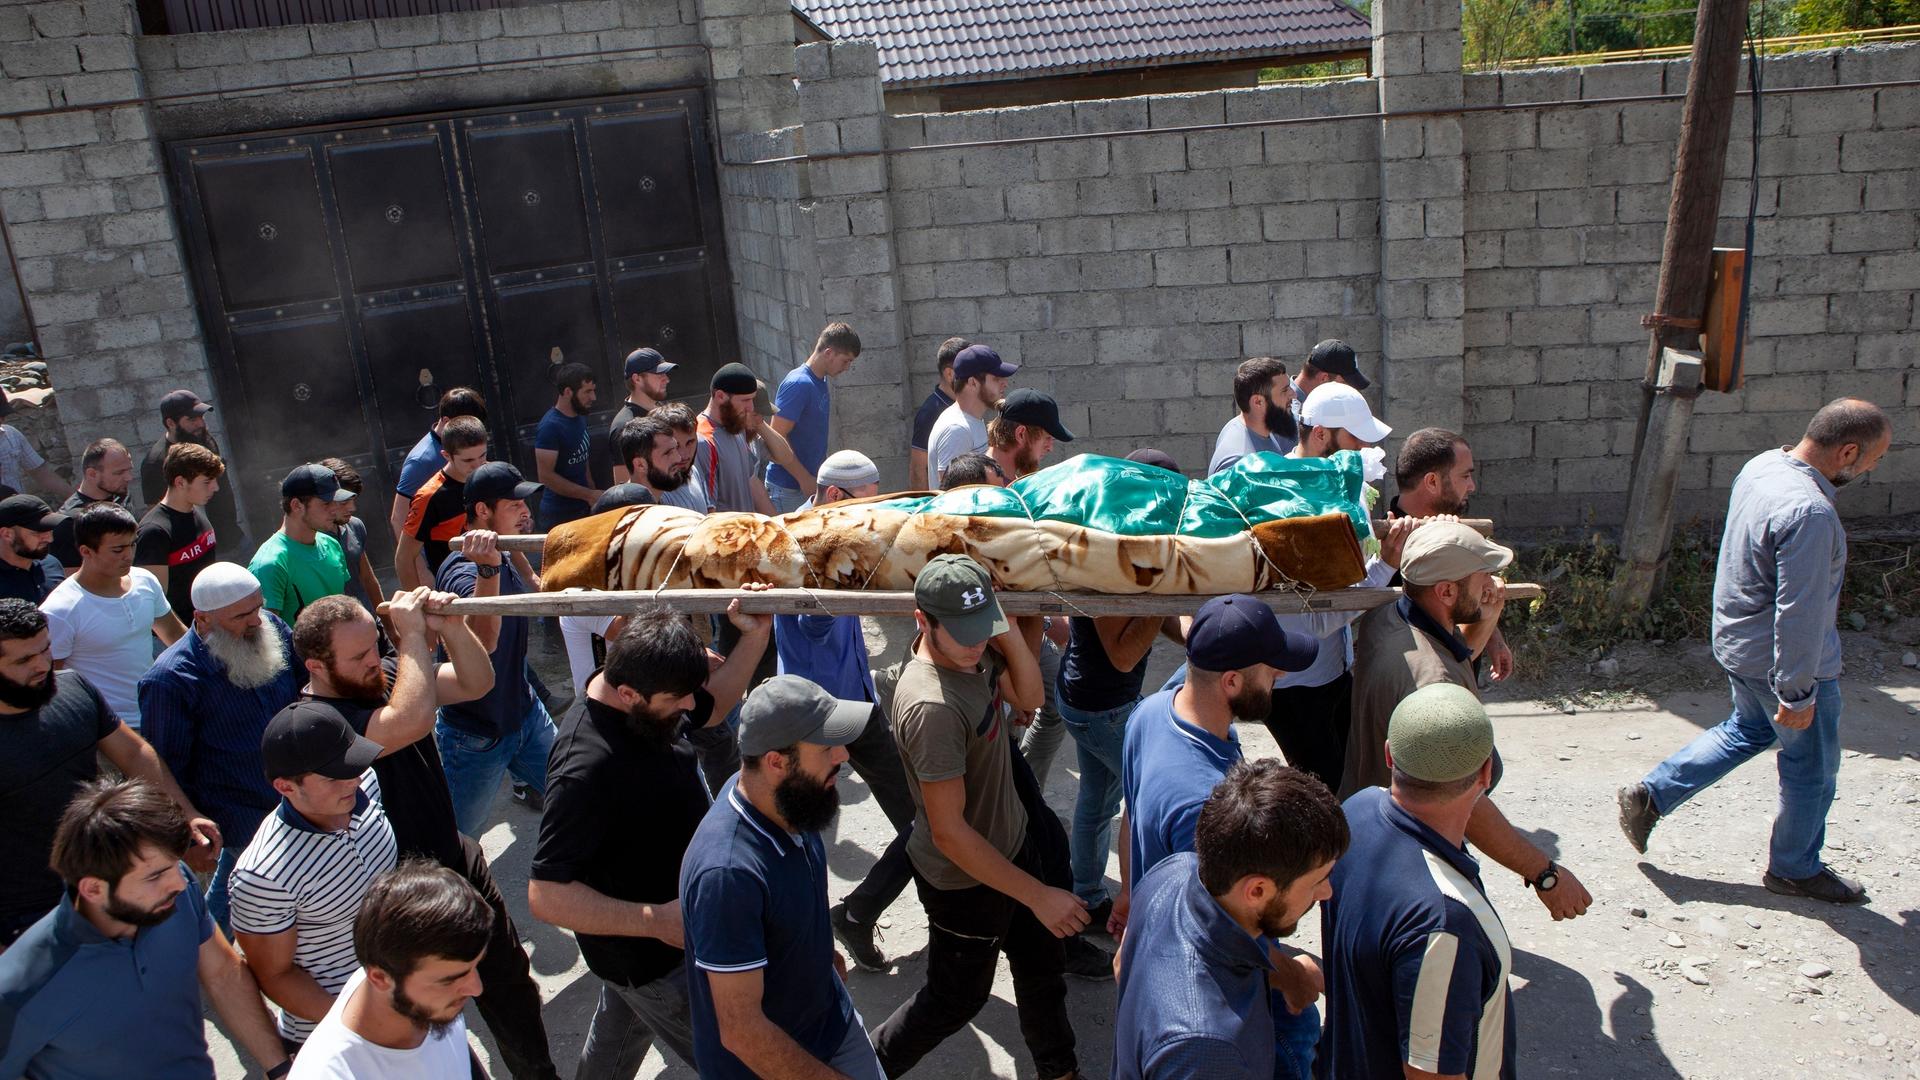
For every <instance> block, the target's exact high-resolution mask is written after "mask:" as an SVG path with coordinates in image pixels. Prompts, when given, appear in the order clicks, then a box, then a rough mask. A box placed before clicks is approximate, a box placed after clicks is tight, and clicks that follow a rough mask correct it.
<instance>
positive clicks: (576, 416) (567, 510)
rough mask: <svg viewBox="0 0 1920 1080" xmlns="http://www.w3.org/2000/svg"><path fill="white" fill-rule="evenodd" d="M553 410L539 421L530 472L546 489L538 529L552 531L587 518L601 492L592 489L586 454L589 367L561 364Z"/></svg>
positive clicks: (591, 397)
mask: <svg viewBox="0 0 1920 1080" xmlns="http://www.w3.org/2000/svg"><path fill="white" fill-rule="evenodd" d="M553 390H554V399H553V408H551V409H548V410H547V413H546V415H545V416H542V417H541V418H540V427H539V428H538V429H537V430H536V431H535V432H534V436H533V467H534V474H535V475H536V476H537V477H538V478H539V480H540V485H541V487H542V488H543V489H544V490H543V491H542V492H541V495H540V526H541V528H543V529H552V528H553V527H554V526H555V525H564V524H566V523H567V522H569V521H572V520H574V519H575V518H582V517H585V516H586V515H587V509H588V508H589V507H591V506H592V505H593V500H595V499H597V498H599V497H600V489H599V488H596V487H594V486H593V475H592V470H591V468H590V467H589V465H588V461H587V458H588V455H589V453H590V452H591V449H592V446H593V439H592V437H591V436H590V435H588V434H587V414H588V413H590V412H592V411H593V403H594V401H595V399H596V396H597V391H596V389H595V387H594V378H593V369H592V368H590V367H588V366H587V365H585V364H562V365H560V368H559V370H558V371H555V372H554V373H553Z"/></svg>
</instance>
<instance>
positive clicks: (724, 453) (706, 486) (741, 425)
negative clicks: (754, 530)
mask: <svg viewBox="0 0 1920 1080" xmlns="http://www.w3.org/2000/svg"><path fill="white" fill-rule="evenodd" d="M759 391H760V380H759V379H757V378H755V377H754V374H753V372H752V371H751V370H749V369H748V368H747V366H746V365H745V364H728V365H726V366H725V367H722V368H721V369H720V370H719V371H716V372H714V373H713V383H712V392H711V393H710V394H709V395H708V399H707V408H706V411H705V412H702V413H701V414H700V418H699V425H700V427H699V441H698V442H697V444H696V445H695V450H694V459H693V482H694V483H695V484H698V485H699V486H700V487H701V488H702V489H703V490H704V492H705V494H706V497H707V502H708V503H709V504H711V505H712V507H713V509H714V510H716V511H724V510H733V511H739V512H742V513H760V514H768V515H771V514H774V513H777V512H778V511H777V510H776V509H775V508H774V505H773V500H772V499H771V498H769V497H768V495H767V487H766V485H765V484H764V483H762V482H761V480H760V477H759V476H758V475H756V471H755V469H754V464H753V449H752V443H753V441H754V440H756V439H758V440H759V441H760V444H761V445H762V446H763V447H765V448H766V451H767V456H768V457H770V458H772V459H773V460H774V461H777V462H780V463H781V464H782V465H787V466H791V469H789V472H791V471H792V469H799V470H800V471H801V472H806V471H807V470H806V469H805V468H804V467H802V466H801V465H800V462H799V459H797V458H795V457H794V456H793V448H792V447H790V446H788V445H787V440H786V439H785V438H784V437H783V436H782V435H781V434H780V432H779V431H777V430H775V429H774V428H772V427H771V426H769V425H768V424H766V423H765V422H764V421H762V420H761V419H760V413H759V412H758V411H757V407H756V406H755V404H754V400H753V397H754V395H755V394H757V393H759ZM807 475H808V478H809V482H811V477H812V474H811V473H808V474H807Z"/></svg>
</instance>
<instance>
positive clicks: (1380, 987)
mask: <svg viewBox="0 0 1920 1080" xmlns="http://www.w3.org/2000/svg"><path fill="white" fill-rule="evenodd" d="M1385 756H1386V758H1387V760H1388V763H1389V764H1388V767H1389V769H1390V770H1391V773H1392V784H1391V787H1386V788H1381V787H1370V788H1367V789H1366V790H1365V791H1362V792H1360V793H1358V794H1356V795H1354V796H1353V797H1352V798H1350V799H1348V800H1347V802H1346V805H1345V806H1344V807H1343V809H1344V810H1345V812H1346V818H1347V826H1348V828H1349V829H1350V830H1351V831H1352V838H1353V839H1352V845H1351V846H1350V847H1349V848H1348V849H1347V854H1346V856H1345V857H1344V858H1342V859H1341V860H1340V862H1339V863H1338V864H1337V865H1336V866H1335V867H1334V869H1333V896H1332V898H1331V899H1329V900H1326V901H1324V902H1323V903H1322V904H1321V905H1320V940H1321V943H1322V948H1324V949H1325V950H1326V964H1327V1031H1326V1035H1325V1037H1324V1039H1323V1040H1322V1042H1321V1044H1320V1046H1321V1054H1322V1056H1323V1058H1324V1061H1325V1068H1324V1070H1323V1071H1322V1075H1324V1076H1330V1077H1385V1076H1391V1077H1400V1076H1403V1075H1404V1076H1408V1077H1429V1078H1432V1077H1456V1078H1458V1077H1501V1078H1503V1080H1513V1076H1514V1066H1515V1057H1516V1054H1515V1052H1514V1045H1515V1039H1514V1024H1513V1018H1512V1016H1511V1015H1510V1012H1509V1010H1510V1008H1511V1004H1510V1002H1509V999H1508V993H1507V989H1508V988H1507V978H1508V976H1509V975H1510V974H1511V973H1512V971H1513V949H1512V946H1511V945H1510V944H1509V943H1508V941H1507V934H1506V931H1505V930H1504V929H1503V928H1502V927H1501V925H1500V917H1499V915H1497V914H1496V913H1495V912H1494V910H1493V904H1492V903H1491V902H1490V901H1489V900H1488V898H1487V894H1486V888H1485V886H1484V885H1482V884H1481V882H1480V864H1479V863H1478V862H1477V861H1475V859H1474V858H1473V856H1471V855H1469V854H1467V850H1466V846H1465V841H1466V840H1467V839H1468V834H1469V830H1470V826H1469V825H1468V820H1469V819H1470V818H1471V817H1472V816H1473V814H1474V810H1475V807H1477V806H1478V805H1479V804H1481V803H1482V802H1484V801H1485V796H1486V793H1487V790H1488V788H1489V787H1490V786H1491V785H1492V783H1493V773H1494V769H1495V765H1494V755H1493V723H1492V721H1490V720H1488V719H1487V711H1486V710H1485V709H1483V708H1481V707H1480V702H1479V701H1477V700H1476V699H1475V698H1474V696H1473V694H1472V693H1471V692H1469V691H1468V690H1466V689H1465V688H1463V687H1459V686H1454V685H1450V684H1446V683H1436V684H1433V685H1429V686H1425V687H1422V688H1421V689H1419V690H1416V691H1414V692H1413V693H1412V694H1410V695H1409V696H1408V697H1407V698H1406V700H1404V701H1402V702H1400V704H1399V705H1398V706H1396V707H1395V708H1394V710H1393V718H1392V720H1391V722H1390V723H1389V724H1388V727H1387V733H1386V749H1385Z"/></svg>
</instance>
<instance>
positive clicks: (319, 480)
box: [280, 462, 354, 502]
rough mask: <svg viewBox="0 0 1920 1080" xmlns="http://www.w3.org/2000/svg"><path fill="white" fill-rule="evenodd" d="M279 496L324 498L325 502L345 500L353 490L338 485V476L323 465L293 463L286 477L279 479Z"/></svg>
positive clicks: (352, 495) (350, 496)
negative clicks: (291, 469)
mask: <svg viewBox="0 0 1920 1080" xmlns="http://www.w3.org/2000/svg"><path fill="white" fill-rule="evenodd" d="M280 497H281V498H283V499H325V500H326V501H327V502H346V501H348V500H349V499H352V498H353V497H354V494H353V492H351V491H348V490H347V489H345V488H343V487H341V486H340V478H339V477H337V476H335V475H333V470H332V469H329V468H327V467H326V466H325V465H315V464H313V463H311V462H309V463H307V464H305V465H295V466H294V467H293V471H292V472H290V473H288V474H287V478H286V479H284V480H282V481H280Z"/></svg>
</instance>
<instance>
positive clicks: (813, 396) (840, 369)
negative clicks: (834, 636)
mask: <svg viewBox="0 0 1920 1080" xmlns="http://www.w3.org/2000/svg"><path fill="white" fill-rule="evenodd" d="M859 357H860V335H859V334H856V333H854V332H853V327H851V326H848V325H847V324H846V323H840V322H837V323H828V324H827V326H826V328H825V329H823V330H821V331H820V337H819V339H818V340H816V341H815V342H814V343H813V352H812V354H811V355H809V356H808V357H807V362H806V363H804V364H801V365H800V366H799V367H797V368H794V369H793V370H792V371H789V372H787V377H786V378H784V379H781V380H780V388H779V389H778V390H776V391H774V395H773V413H774V415H773V418H772V419H770V420H768V421H767V424H768V426H770V427H772V428H773V430H774V431H776V432H779V433H780V434H781V435H782V436H784V437H785V438H786V440H787V444H788V445H789V446H791V447H793V456H794V457H795V458H797V459H799V464H800V467H801V468H802V469H805V470H806V471H807V474H808V475H806V476H804V477H802V476H795V475H794V473H793V471H792V470H791V469H789V468H787V467H786V466H785V465H782V464H781V463H779V462H777V461H776V462H771V463H769V464H768V465H767V478H766V479H767V497H768V498H769V499H772V500H773V508H774V510H775V511H776V512H778V513H782V514H791V513H793V512H794V511H795V510H798V509H800V504H801V503H802V502H804V501H805V500H806V498H807V496H808V494H810V491H808V490H805V489H810V488H812V487H813V486H814V484H815V480H814V477H813V475H812V474H813V473H815V472H818V471H819V469H820V463H821V461H823V460H825V458H826V456H827V424H828V421H829V419H830V414H831V412H832V406H833V387H832V385H831V384H830V383H828V382H827V380H828V379H830V378H833V377H834V376H836V375H844V374H846V371H847V369H848V368H850V367H852V366H853V362H854V361H855V360H857V359H859ZM775 633H776V634H777V633H778V631H775Z"/></svg>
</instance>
